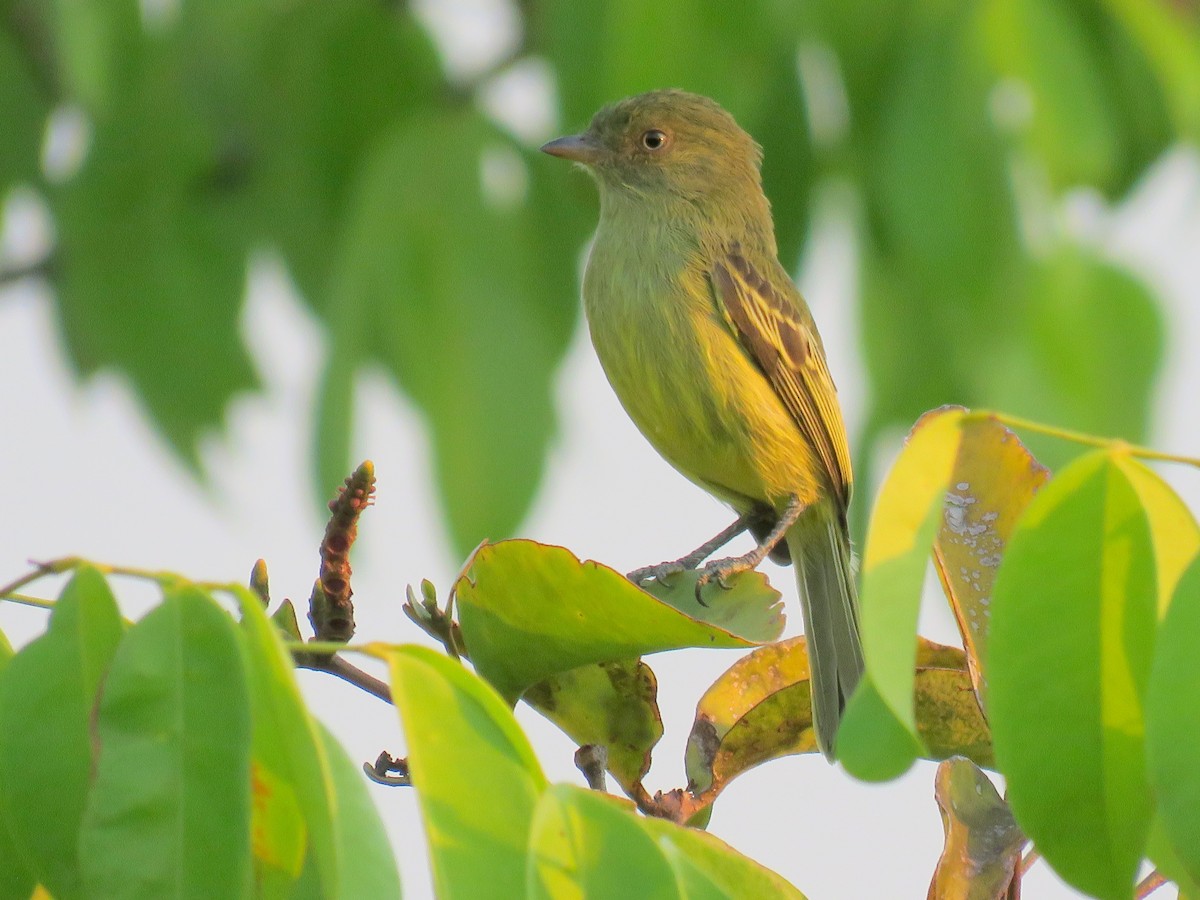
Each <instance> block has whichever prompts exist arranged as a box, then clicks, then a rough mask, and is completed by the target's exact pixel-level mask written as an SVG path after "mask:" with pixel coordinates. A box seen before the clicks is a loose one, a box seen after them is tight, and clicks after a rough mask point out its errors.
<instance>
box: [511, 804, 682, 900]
mask: <svg viewBox="0 0 1200 900" xmlns="http://www.w3.org/2000/svg"><path fill="white" fill-rule="evenodd" d="M528 866H529V868H528V874H527V881H526V886H525V891H524V896H526V897H531V898H546V900H550V898H558V897H570V896H575V897H595V898H612V900H616V898H619V897H628V896H629V890H630V886H631V885H637V895H638V896H639V897H646V898H656V900H657V898H661V900H673V898H679V897H682V896H683V894H682V893H681V892H680V890H679V887H678V886H677V885H676V882H675V872H674V871H673V870H672V868H671V865H670V863H668V862H667V858H666V856H664V855H663V852H662V851H661V850H660V849H659V847H658V846H657V844H656V843H655V840H654V838H653V837H651V835H650V834H649V833H648V831H647V830H646V829H644V828H642V827H641V824H640V822H639V821H638V818H637V816H636V814H634V813H633V812H632V811H631V810H629V809H623V808H622V806H621V804H620V801H618V800H615V799H614V798H612V797H609V796H607V795H605V794H600V793H597V792H595V791H587V790H583V789H582V788H577V787H574V786H572V785H566V784H560V785H554V786H552V787H550V788H548V789H546V790H545V791H543V792H542V795H541V798H540V799H539V800H538V804H537V808H536V809H535V811H534V814H533V826H532V832H531V834H530V836H529V863H528ZM514 896H516V895H514Z"/></svg>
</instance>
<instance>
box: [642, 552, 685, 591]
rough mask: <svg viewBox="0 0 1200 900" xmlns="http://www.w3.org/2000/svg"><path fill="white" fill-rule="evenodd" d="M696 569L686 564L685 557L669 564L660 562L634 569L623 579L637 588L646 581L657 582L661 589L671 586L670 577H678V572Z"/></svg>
mask: <svg viewBox="0 0 1200 900" xmlns="http://www.w3.org/2000/svg"><path fill="white" fill-rule="evenodd" d="M694 568H696V564H695V563H692V564H691V565H688V564H687V559H686V557H685V558H684V559H675V560H671V561H670V562H660V563H658V564H657V565H653V566H643V567H642V568H640V569H634V570H633V571H632V572H630V573H629V574H628V575H626V576H625V577H626V578H628V579H629V580H630V581H632V582H633V583H634V584H636V585H637V586H638V587H641V586H642V585H644V584H645V583H646V582H647V581H651V580H653V581H657V582H658V583H659V584H661V585H662V586H663V587H668V588H669V587H670V586H671V576H672V575H678V574H679V573H680V572H686V571H688V570H689V569H694Z"/></svg>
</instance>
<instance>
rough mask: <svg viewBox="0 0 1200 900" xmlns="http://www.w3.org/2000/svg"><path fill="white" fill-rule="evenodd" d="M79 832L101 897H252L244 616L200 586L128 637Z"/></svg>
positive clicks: (87, 872) (105, 697) (87, 871)
mask: <svg viewBox="0 0 1200 900" xmlns="http://www.w3.org/2000/svg"><path fill="white" fill-rule="evenodd" d="M95 727H96V743H97V748H98V761H97V764H96V768H95V776H94V781H93V783H92V786H91V791H90V793H89V795H88V805H87V810H86V812H85V813H84V818H83V824H82V827H81V830H80V834H79V856H80V868H81V871H82V877H83V883H84V885H85V887H86V894H87V895H88V896H92V897H117V896H133V897H164V896H173V897H196V898H200V897H211V896H214V895H215V896H221V897H248V896H249V895H250V887H251V869H250V702H249V698H248V696H247V689H246V674H245V671H244V669H243V667H242V656H241V651H240V649H239V647H238V639H237V632H236V630H235V626H234V623H233V620H232V619H230V617H229V615H228V614H227V613H226V612H225V611H224V610H223V609H221V608H220V607H219V606H217V604H216V603H215V602H214V601H213V599H212V598H211V597H209V596H208V595H207V594H206V593H204V592H203V591H201V590H199V589H198V588H195V587H184V588H180V589H175V590H170V591H166V592H165V594H164V597H163V602H162V604H161V605H160V606H158V607H157V608H155V609H154V610H152V611H151V612H150V613H149V614H147V615H146V617H145V618H143V619H142V620H141V621H140V622H138V623H137V624H136V625H134V626H133V627H132V628H131V629H130V630H129V632H128V634H127V635H126V636H125V638H124V639H123V640H122V641H121V644H120V647H118V649H117V653H116V655H115V656H114V657H113V660H112V665H111V667H110V668H109V670H108V674H107V675H106V677H105V679H104V687H103V692H102V694H101V699H100V705H99V711H98V715H97V717H96V726H95Z"/></svg>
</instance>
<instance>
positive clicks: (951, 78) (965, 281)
mask: <svg viewBox="0 0 1200 900" xmlns="http://www.w3.org/2000/svg"><path fill="white" fill-rule="evenodd" d="M923 9H924V12H923V13H921V14H917V13H916V12H914V13H913V16H912V22H910V25H909V28H908V29H907V31H906V34H905V37H904V39H903V41H902V43H901V44H900V45H899V46H898V47H896V48H894V50H892V51H891V52H894V53H895V55H896V58H895V60H894V62H893V63H892V64H891V65H890V66H889V68H888V75H887V78H886V81H885V82H884V84H883V85H882V87H881V89H880V94H879V98H880V99H879V101H878V106H879V112H878V116H877V119H876V120H872V121H870V122H868V123H866V124H865V125H864V126H863V128H864V130H863V131H861V133H860V134H859V136H858V142H859V145H860V148H861V149H860V150H859V153H860V156H861V162H860V165H861V167H862V169H863V171H862V179H863V184H862V190H863V192H864V201H865V203H866V214H867V234H866V235H865V236H864V246H863V270H864V275H863V286H862V298H861V316H862V318H861V327H862V341H863V358H864V360H865V361H866V364H867V371H868V378H869V383H870V387H871V395H872V401H871V403H872V409H871V412H870V415H869V418H868V427H867V434H866V438H867V441H866V442H865V443H864V446H865V447H866V448H867V450H869V447H870V444H871V443H872V442H873V441H874V439H875V438H876V437H877V436H878V434H879V433H880V432H881V431H882V429H883V428H884V427H885V426H887V425H890V424H903V425H907V424H908V423H909V422H912V421H913V420H914V419H916V418H917V416H919V415H920V414H921V412H922V411H924V410H926V409H929V408H931V407H933V406H936V405H938V404H944V403H951V402H952V403H962V404H965V405H968V406H969V405H973V404H978V403H980V402H986V403H989V404H990V403H991V402H992V401H991V400H990V395H989V390H990V388H991V386H992V384H993V382H994V381H996V380H997V379H1002V378H1004V377H1006V376H1007V372H1005V371H1004V370H1003V369H1000V368H998V367H996V366H992V367H985V366H984V365H983V364H982V363H981V360H980V353H979V346H980V345H983V346H991V345H994V344H997V343H1000V342H1002V341H1003V340H1004V339H1005V338H1006V337H1007V336H1008V335H1009V334H1010V333H1011V332H1013V331H1014V330H1015V327H1016V326H1015V323H1013V322H1012V321H1010V319H1011V317H1010V316H1009V315H1007V314H1006V311H1007V309H1008V306H1009V304H1010V301H1011V297H1010V290H1009V289H1008V285H1007V281H1008V280H1009V279H1010V277H1011V272H1013V271H1015V270H1016V267H1017V261H1018V259H1019V255H1018V254H1019V250H1020V247H1019V244H1018V242H1017V225H1016V220H1015V210H1014V203H1013V198H1012V193H1011V190H1010V187H1009V175H1008V159H1007V154H1006V148H1005V143H1004V141H1002V140H1001V138H1000V136H999V135H998V134H997V133H996V132H995V129H994V128H993V127H992V124H991V121H990V119H989V116H988V104H987V98H988V96H989V92H990V91H991V88H992V85H991V79H990V77H988V75H987V73H986V72H985V70H984V67H983V65H982V62H981V59H980V52H979V49H978V47H977V46H976V45H975V42H974V41H973V39H972V37H973V34H974V32H973V30H972V29H971V28H970V27H969V26H970V21H969V18H968V17H969V16H970V15H972V13H973V8H972V6H971V5H969V4H967V5H962V4H959V5H955V4H950V5H945V4H940V5H939V4H934V5H926V6H925V7H923ZM935 10H936V12H935ZM885 15H890V13H887V14H885ZM868 126H869V127H868ZM867 450H864V453H865V452H867ZM864 468H865V467H864Z"/></svg>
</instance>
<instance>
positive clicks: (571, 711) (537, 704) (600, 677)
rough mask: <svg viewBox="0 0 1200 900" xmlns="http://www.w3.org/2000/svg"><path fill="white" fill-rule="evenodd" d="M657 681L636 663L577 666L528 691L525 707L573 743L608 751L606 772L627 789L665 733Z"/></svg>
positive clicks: (643, 770) (646, 765)
mask: <svg viewBox="0 0 1200 900" xmlns="http://www.w3.org/2000/svg"><path fill="white" fill-rule="evenodd" d="M657 694H658V682H657V681H656V680H655V678H654V672H652V671H651V670H650V667H649V666H648V665H646V664H645V663H644V662H642V661H641V660H640V659H633V660H618V661H616V662H608V663H598V664H593V665H587V666H580V667H579V668H578V669H572V670H570V671H568V672H561V673H559V674H557V675H552V676H551V677H550V678H548V679H546V680H545V681H541V682H538V683H537V684H535V685H534V686H533V687H531V688H529V690H527V691H526V692H525V693H524V694H523V695H522V698H521V699H523V700H524V701H525V702H526V703H528V704H529V705H530V706H532V707H533V708H534V709H536V710H537V711H538V712H540V713H541V714H542V715H543V716H545V717H546V718H547V719H549V720H550V721H551V722H553V723H554V724H555V725H557V726H558V727H559V728H561V729H562V730H563V731H564V732H566V734H567V735H568V736H569V737H570V738H571V740H573V741H574V742H575V743H576V744H578V745H580V746H583V745H584V744H597V745H600V746H603V747H605V748H606V749H607V751H608V771H609V772H611V773H612V775H613V777H614V778H616V779H617V781H618V782H619V783H620V784H621V786H622V787H624V788H626V789H627V790H628V789H629V788H630V787H631V786H632V785H633V784H634V783H635V782H637V781H640V780H641V779H642V777H643V776H644V775H645V774H646V772H648V771H649V769H650V751H651V750H652V749H653V748H654V745H655V744H657V743H658V740H659V738H661V737H662V734H663V726H662V716H661V715H660V714H659V711H658V702H657Z"/></svg>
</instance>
